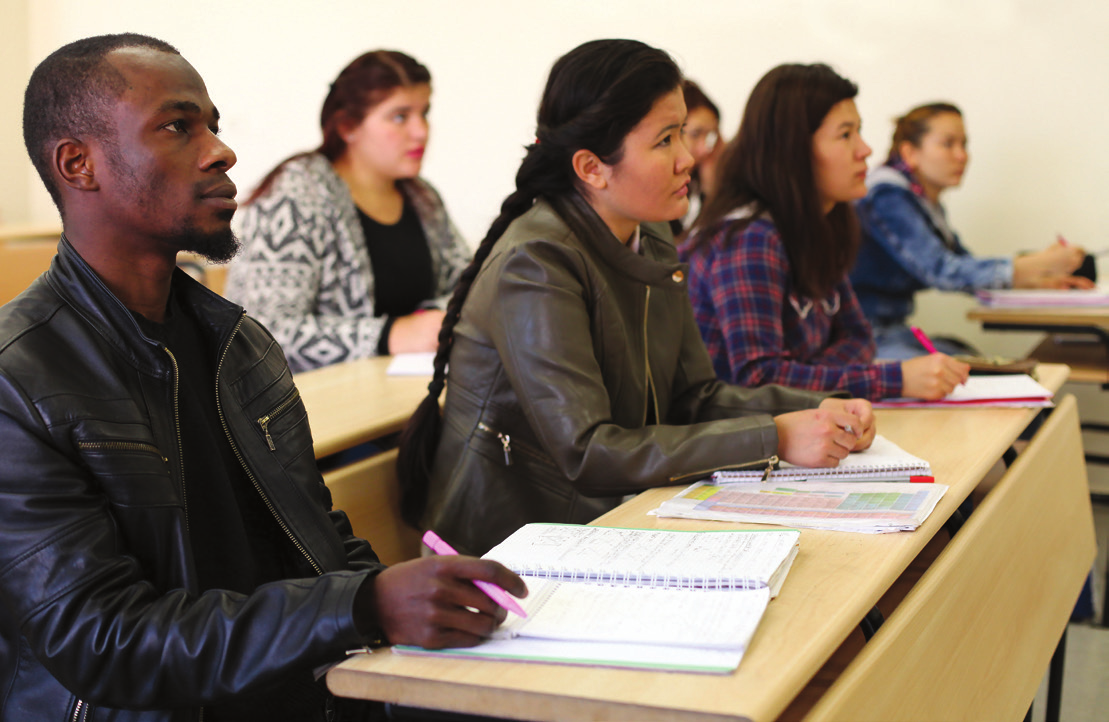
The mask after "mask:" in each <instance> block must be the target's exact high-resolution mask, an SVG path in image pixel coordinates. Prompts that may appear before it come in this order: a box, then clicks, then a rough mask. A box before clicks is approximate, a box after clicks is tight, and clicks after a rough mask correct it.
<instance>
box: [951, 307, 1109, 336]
mask: <svg viewBox="0 0 1109 722" xmlns="http://www.w3.org/2000/svg"><path fill="white" fill-rule="evenodd" d="M967 318H969V319H971V320H973V321H980V322H982V323H983V324H991V325H997V326H1031V327H1036V328H1039V329H1042V330H1045V331H1047V330H1050V329H1052V328H1064V327H1083V328H1090V329H1098V330H1101V331H1103V332H1106V333H1109V307H1106V306H1043V307H1021V308H991V307H989V306H979V307H978V308H973V309H971V310H970V311H967Z"/></svg>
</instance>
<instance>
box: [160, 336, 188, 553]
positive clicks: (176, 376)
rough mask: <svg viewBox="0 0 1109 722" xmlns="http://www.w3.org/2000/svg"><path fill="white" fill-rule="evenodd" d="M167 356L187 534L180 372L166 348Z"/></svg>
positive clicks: (175, 361) (175, 360) (174, 359)
mask: <svg viewBox="0 0 1109 722" xmlns="http://www.w3.org/2000/svg"><path fill="white" fill-rule="evenodd" d="M162 348H163V349H165V351H166V354H167V355H168V356H169V360H170V362H172V363H173V428H174V430H175V431H176V432H177V458H178V460H179V463H180V465H181V466H180V469H181V502H182V504H183V506H184V508H185V532H186V533H188V531H189V495H188V492H187V491H186V487H185V452H184V450H183V449H182V448H181V405H180V402H179V399H178V392H179V384H180V381H181V379H180V371H179V370H178V368H177V358H176V357H175V356H174V355H173V352H172V351H170V350H169V349H168V348H166V347H165V346H163V347H162Z"/></svg>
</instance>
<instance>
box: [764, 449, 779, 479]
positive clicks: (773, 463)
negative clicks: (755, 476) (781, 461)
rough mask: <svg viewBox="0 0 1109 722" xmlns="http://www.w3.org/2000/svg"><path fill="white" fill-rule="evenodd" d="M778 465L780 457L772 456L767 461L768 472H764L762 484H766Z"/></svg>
mask: <svg viewBox="0 0 1109 722" xmlns="http://www.w3.org/2000/svg"><path fill="white" fill-rule="evenodd" d="M777 465H778V457H777V456H771V457H770V458H769V459H767V460H766V471H764V472H762V481H761V483H764V484H765V483H766V481H767V480H768V479H769V478H770V472H772V471H774V467H775V466H777Z"/></svg>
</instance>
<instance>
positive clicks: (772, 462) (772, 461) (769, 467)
mask: <svg viewBox="0 0 1109 722" xmlns="http://www.w3.org/2000/svg"><path fill="white" fill-rule="evenodd" d="M779 461H780V459H779V458H778V456H777V454H775V455H772V456H770V457H769V458H766V459H757V460H755V461H748V462H746V463H743V464H730V465H728V466H716V467H713V468H711V469H702V470H701V471H690V472H686V473H685V474H678V475H677V476H671V477H670V481H673V482H675V483H677V482H680V481H681V480H682V479H692V478H695V477H704V476H708V475H709V474H711V473H712V472H714V471H740V470H742V469H749V468H751V467H752V466H762V465H763V464H766V469H765V470H763V472H762V478H761V479H760V480H759V481H766V480H767V479H769V478H770V472H772V471H774V467H775V466H777V465H778V462H779Z"/></svg>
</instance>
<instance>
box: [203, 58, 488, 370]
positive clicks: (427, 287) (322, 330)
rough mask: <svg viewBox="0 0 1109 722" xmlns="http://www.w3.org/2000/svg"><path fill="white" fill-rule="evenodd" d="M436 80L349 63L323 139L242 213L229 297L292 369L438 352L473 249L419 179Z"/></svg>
mask: <svg viewBox="0 0 1109 722" xmlns="http://www.w3.org/2000/svg"><path fill="white" fill-rule="evenodd" d="M430 97H431V76H430V74H429V73H428V71H427V68H425V67H424V66H423V65H421V64H419V63H418V62H416V61H415V60H414V59H412V58H411V57H409V56H407V55H405V54H404V53H400V52H396V51H386V50H378V51H374V52H369V53H366V54H364V55H362V56H360V57H358V58H356V59H355V60H354V61H352V62H351V63H350V65H348V66H347V67H346V68H344V69H343V71H342V72H341V73H340V74H339V77H338V78H336V80H335V82H334V83H332V85H331V90H330V92H329V93H328V95H327V98H326V99H325V100H324V104H323V110H322V111H321V113H320V125H321V127H322V129H323V142H322V143H321V144H320V147H319V148H317V149H316V150H315V151H313V152H310V153H302V154H299V155H295V156H293V157H292V158H289V159H288V160H286V161H284V162H282V163H281V164H280V165H278V166H277V167H276V168H275V169H274V170H273V171H271V172H270V174H269V175H268V176H267V177H266V178H265V179H264V180H263V181H262V183H261V184H259V186H258V188H257V189H256V190H255V191H254V192H253V193H252V194H251V196H250V198H249V199H248V201H247V204H246V206H245V207H244V208H243V210H242V211H241V212H240V216H239V219H238V220H239V235H240V236H241V237H242V239H243V245H244V248H243V252H242V253H241V254H240V256H239V258H238V259H237V260H236V261H235V262H234V263H233V264H232V266H231V269H230V271H229V272H228V278H227V288H226V291H225V294H226V296H227V297H228V298H230V299H231V300H233V301H236V302H238V303H241V304H242V305H243V306H245V307H246V310H247V311H248V312H249V313H250V314H251V315H252V316H254V317H255V318H257V319H258V320H260V321H261V322H262V323H264V324H265V325H266V326H267V327H269V329H270V331H271V332H272V333H273V334H274V336H275V337H276V338H277V340H278V341H279V342H280V343H281V345H282V347H283V348H284V350H285V355H286V356H287V357H288V359H289V366H290V367H291V368H292V369H293V371H305V370H308V369H312V368H317V367H319V366H325V365H327V364H332V363H336V362H339V361H346V360H350V359H354V358H362V357H366V356H374V355H379V354H390V353H402V352H409V351H430V350H434V349H435V348H436V338H437V335H438V332H439V326H440V324H441V322H442V317H443V314H442V311H441V310H439V309H440V307H441V305H442V304H441V303H440V299H444V300H445V296H446V295H447V294H449V292H450V291H451V289H452V288H453V287H454V285H455V282H456V281H457V278H458V274H459V273H460V272H461V269H462V268H463V267H464V266H465V264H466V262H467V260H468V259H469V256H470V250H469V248H468V247H467V245H466V244H465V242H464V241H463V240H462V238H461V236H460V235H459V234H458V231H457V230H456V229H455V227H454V225H453V224H452V223H451V221H450V218H449V217H448V216H447V212H446V209H445V208H444V207H443V202H442V200H441V199H440V197H439V194H438V193H437V192H436V191H435V189H434V188H433V187H432V186H431V185H430V184H428V183H427V182H426V181H424V180H422V179H420V178H419V177H418V175H419V172H420V166H421V162H422V159H423V154H424V149H425V147H426V145H427V140H428V123H427V112H428V108H429V102H430Z"/></svg>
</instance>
